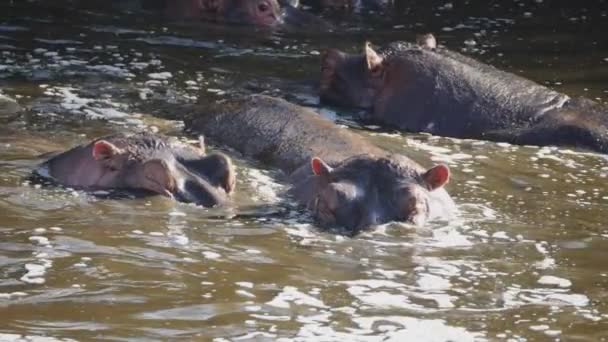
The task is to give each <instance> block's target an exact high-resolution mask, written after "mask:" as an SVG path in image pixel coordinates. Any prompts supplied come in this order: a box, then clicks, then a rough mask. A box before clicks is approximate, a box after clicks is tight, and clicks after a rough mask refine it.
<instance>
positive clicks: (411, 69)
mask: <svg viewBox="0 0 608 342" xmlns="http://www.w3.org/2000/svg"><path fill="white" fill-rule="evenodd" d="M321 69H322V70H321V81H320V99H321V102H323V103H325V104H330V105H336V106H345V107H352V108H362V109H364V110H365V113H364V114H363V118H364V119H365V120H369V121H374V122H376V123H379V124H384V125H386V126H390V127H393V128H397V129H401V130H404V131H409V132H428V133H432V134H436V135H442V136H448V137H455V138H473V139H482V140H492V141H500V142H508V143H513V144H529V145H541V146H543V145H558V146H570V147H575V148H582V149H587V150H592V151H595V152H600V153H607V152H608V129H607V127H608V115H607V110H606V108H605V107H602V106H601V105H600V104H597V103H595V102H593V101H591V100H587V99H584V98H571V97H569V96H567V95H565V94H561V93H559V92H557V91H555V90H552V89H549V88H547V87H544V86H542V85H539V84H537V83H535V82H533V81H530V80H527V79H525V78H523V77H520V76H517V75H514V74H511V73H507V72H504V71H501V70H498V69H497V68H494V67H492V66H489V65H487V64H483V63H481V62H479V61H476V60H474V59H473V58H470V57H467V56H464V55H462V54H459V53H456V52H453V51H450V50H448V49H446V48H443V47H441V46H438V45H437V41H436V39H435V37H434V36H433V35H424V36H420V37H418V40H417V44H410V43H406V42H395V43H391V44H389V45H388V46H387V47H385V48H382V49H379V50H378V51H376V50H374V48H373V47H372V46H371V44H369V43H366V44H365V46H364V48H363V53H362V54H347V53H344V52H342V51H339V50H336V49H330V50H327V51H325V52H324V55H323V57H322V68H321Z"/></svg>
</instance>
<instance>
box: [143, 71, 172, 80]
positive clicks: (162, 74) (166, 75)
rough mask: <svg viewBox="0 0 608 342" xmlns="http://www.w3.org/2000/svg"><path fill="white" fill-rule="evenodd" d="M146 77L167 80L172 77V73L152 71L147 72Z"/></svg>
mask: <svg viewBox="0 0 608 342" xmlns="http://www.w3.org/2000/svg"><path fill="white" fill-rule="evenodd" d="M148 77H149V78H151V79H153V80H168V79H170V78H172V77H173V75H172V74H171V73H170V72H168V71H163V72H153V73H150V74H148Z"/></svg>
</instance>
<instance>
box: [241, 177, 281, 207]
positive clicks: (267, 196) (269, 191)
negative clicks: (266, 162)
mask: <svg viewBox="0 0 608 342" xmlns="http://www.w3.org/2000/svg"><path fill="white" fill-rule="evenodd" d="M246 172H247V181H248V182H249V183H250V184H251V186H252V187H253V188H254V189H255V194H254V195H253V196H252V200H262V201H265V202H270V203H276V202H278V201H279V200H280V197H279V193H280V192H281V191H282V190H283V189H284V186H283V185H282V184H279V183H277V182H275V181H274V179H273V178H272V177H270V176H269V175H268V174H267V172H264V171H262V170H259V169H248V170H247V171H246Z"/></svg>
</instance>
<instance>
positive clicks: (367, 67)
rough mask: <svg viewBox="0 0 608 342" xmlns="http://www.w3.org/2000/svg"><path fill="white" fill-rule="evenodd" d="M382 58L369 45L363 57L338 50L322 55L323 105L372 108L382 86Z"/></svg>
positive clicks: (330, 50)
mask: <svg viewBox="0 0 608 342" xmlns="http://www.w3.org/2000/svg"><path fill="white" fill-rule="evenodd" d="M384 69H385V67H384V63H383V58H382V57H381V56H380V55H379V54H378V53H376V51H374V50H373V49H372V47H371V45H370V43H366V44H365V47H364V50H363V55H358V54H357V55H354V54H347V53H344V52H342V51H340V50H337V49H329V50H327V51H325V52H324V53H323V56H322V60H321V82H320V97H321V101H323V102H326V103H330V104H334V105H338V106H346V107H358V108H363V109H369V108H372V107H373V105H374V102H375V100H376V97H377V96H378V93H379V92H380V89H381V87H382V84H383V78H384Z"/></svg>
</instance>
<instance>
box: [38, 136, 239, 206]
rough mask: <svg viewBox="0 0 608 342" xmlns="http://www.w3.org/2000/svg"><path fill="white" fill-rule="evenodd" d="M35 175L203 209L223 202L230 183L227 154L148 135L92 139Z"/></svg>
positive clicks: (231, 174)
mask: <svg viewBox="0 0 608 342" xmlns="http://www.w3.org/2000/svg"><path fill="white" fill-rule="evenodd" d="M41 170H44V171H45V172H42V171H41ZM37 173H38V174H39V175H43V174H45V175H46V176H48V178H49V179H50V180H51V181H53V182H55V183H58V184H60V185H63V186H66V187H71V188H76V189H83V190H113V189H123V190H144V191H146V192H149V193H154V194H160V195H163V196H166V197H169V198H172V199H175V200H178V201H180V202H187V203H195V204H199V205H202V206H204V207H213V206H217V205H223V204H226V203H227V202H228V201H229V196H230V194H231V193H232V192H233V190H234V185H235V171H234V167H233V166H232V162H231V160H230V159H229V158H228V157H227V156H225V155H223V154H219V153H217V154H210V155H205V150H204V146H202V144H201V147H200V148H195V147H193V146H190V145H186V144H182V143H178V142H176V141H171V140H170V139H168V138H167V137H164V136H162V135H158V134H149V133H137V134H115V135H111V136H107V137H102V138H99V139H95V140H93V141H92V142H90V143H87V144H84V145H80V146H77V147H74V148H72V149H70V150H68V151H66V152H63V153H60V154H56V155H54V156H52V157H51V158H50V159H48V160H47V161H45V162H44V163H42V164H41V165H40V167H39V169H38V171H37Z"/></svg>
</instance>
